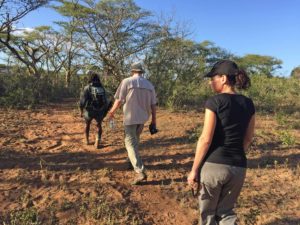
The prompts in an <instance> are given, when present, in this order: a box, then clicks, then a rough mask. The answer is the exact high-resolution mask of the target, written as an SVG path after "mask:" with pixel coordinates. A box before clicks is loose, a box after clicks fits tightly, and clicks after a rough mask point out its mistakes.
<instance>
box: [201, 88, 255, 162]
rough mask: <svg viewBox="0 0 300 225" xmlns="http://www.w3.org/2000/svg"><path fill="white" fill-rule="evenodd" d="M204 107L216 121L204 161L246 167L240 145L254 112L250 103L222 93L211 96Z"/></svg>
mask: <svg viewBox="0 0 300 225" xmlns="http://www.w3.org/2000/svg"><path fill="white" fill-rule="evenodd" d="M205 108H207V109H210V110H212V111H213V112H215V113H216V117H217V122H216V128H215V132H214V136H213V139H212V143H211V145H210V147H209V149H208V152H207V154H206V156H205V159H204V162H205V161H206V162H212V163H219V164H226V165H232V166H239V167H247V159H246V155H245V151H244V147H243V142H244V136H245V133H246V130H247V128H248V124H249V121H250V119H251V117H252V115H253V114H254V113H255V108H254V105H253V102H252V100H251V99H250V98H247V97H245V96H243V95H239V94H227V93H222V94H218V95H215V96H213V97H210V98H209V99H208V100H207V101H206V103H205Z"/></svg>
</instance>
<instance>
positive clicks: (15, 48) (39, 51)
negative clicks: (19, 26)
mask: <svg viewBox="0 0 300 225" xmlns="http://www.w3.org/2000/svg"><path fill="white" fill-rule="evenodd" d="M42 29H44V28H36V29H35V30H33V31H26V30H25V31H22V33H21V34H12V33H10V34H9V35H8V36H7V37H6V39H5V40H4V41H3V40H1V38H0V42H1V43H3V45H5V46H6V48H7V49H8V53H9V54H10V55H11V56H13V57H14V58H15V59H16V60H19V61H20V62H21V63H22V64H23V65H25V66H26V68H27V71H28V73H29V74H30V75H33V76H34V77H36V78H40V76H41V70H42V68H43V57H44V56H45V55H46V54H47V52H48V51H49V47H47V46H43V45H41V44H40V43H41V38H42V37H41V30H42ZM2 41H3V42H2Z"/></svg>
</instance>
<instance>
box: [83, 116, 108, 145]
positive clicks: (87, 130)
mask: <svg viewBox="0 0 300 225" xmlns="http://www.w3.org/2000/svg"><path fill="white" fill-rule="evenodd" d="M104 116H105V113H104V112H103V111H87V110H84V119H85V123H86V127H85V135H86V140H88V139H89V133H90V126H91V122H92V120H93V119H95V120H96V122H97V127H98V133H97V139H98V140H101V135H102V120H103V118H104Z"/></svg>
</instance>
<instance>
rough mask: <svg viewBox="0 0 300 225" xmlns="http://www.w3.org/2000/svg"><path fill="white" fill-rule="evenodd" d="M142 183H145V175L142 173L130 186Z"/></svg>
mask: <svg viewBox="0 0 300 225" xmlns="http://www.w3.org/2000/svg"><path fill="white" fill-rule="evenodd" d="M142 181H147V175H146V174H145V173H144V172H141V173H138V174H137V175H136V176H135V178H134V180H133V182H132V183H131V184H132V185H139V184H141V182H142Z"/></svg>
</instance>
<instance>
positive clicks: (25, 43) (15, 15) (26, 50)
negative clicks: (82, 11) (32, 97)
mask: <svg viewBox="0 0 300 225" xmlns="http://www.w3.org/2000/svg"><path fill="white" fill-rule="evenodd" d="M47 2H48V1H47V0H0V45H2V47H3V46H4V47H5V49H6V50H7V51H8V53H10V54H11V55H13V56H14V57H15V58H16V59H18V60H20V61H21V62H22V63H23V64H24V65H25V66H26V67H27V68H28V70H29V72H30V73H31V74H33V75H35V76H36V77H38V76H39V72H38V70H37V67H36V64H37V62H39V61H40V59H41V57H42V56H41V54H40V50H41V49H42V48H40V47H38V46H34V45H31V44H30V40H29V39H30V38H29V37H27V38H26V37H25V36H26V34H25V36H24V38H23V37H17V36H16V35H14V32H15V31H16V30H17V29H16V28H15V25H16V23H17V22H18V21H19V20H20V19H21V18H23V17H24V16H25V15H27V14H28V13H29V12H31V11H33V10H35V9H37V8H38V7H41V6H43V5H45V4H46V3H47ZM43 51H44V50H43Z"/></svg>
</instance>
